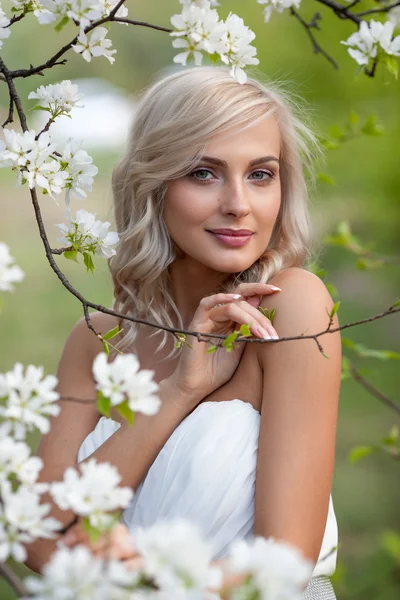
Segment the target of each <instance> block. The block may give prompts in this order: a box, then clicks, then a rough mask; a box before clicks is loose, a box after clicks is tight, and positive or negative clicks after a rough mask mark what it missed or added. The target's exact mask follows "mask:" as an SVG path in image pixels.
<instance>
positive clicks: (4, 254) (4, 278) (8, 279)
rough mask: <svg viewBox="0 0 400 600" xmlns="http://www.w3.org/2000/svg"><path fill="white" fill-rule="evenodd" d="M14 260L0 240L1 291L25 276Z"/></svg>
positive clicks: (12, 288) (8, 289)
mask: <svg viewBox="0 0 400 600" xmlns="http://www.w3.org/2000/svg"><path fill="white" fill-rule="evenodd" d="M14 261H15V259H14V257H12V256H11V254H10V249H9V247H8V246H7V244H4V242H0V291H2V292H13V291H14V286H13V284H14V283H17V282H19V281H22V280H23V278H24V277H25V273H24V271H23V270H22V269H21V268H20V267H19V266H18V265H14V264H13V262H14ZM0 396H1V394H0Z"/></svg>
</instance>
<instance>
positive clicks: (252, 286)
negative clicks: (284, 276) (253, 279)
mask: <svg viewBox="0 0 400 600" xmlns="http://www.w3.org/2000/svg"><path fill="white" fill-rule="evenodd" d="M281 291H282V290H281V288H279V287H277V286H276V285H272V284H271V283H259V282H257V283H239V285H238V286H237V288H236V290H235V292H236V293H238V294H241V295H242V296H244V297H246V296H256V295H260V296H266V295H268V294H273V293H274V292H281Z"/></svg>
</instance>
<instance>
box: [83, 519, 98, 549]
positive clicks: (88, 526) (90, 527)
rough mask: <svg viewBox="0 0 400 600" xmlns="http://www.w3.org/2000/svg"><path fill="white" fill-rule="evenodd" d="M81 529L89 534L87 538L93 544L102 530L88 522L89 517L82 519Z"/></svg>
mask: <svg viewBox="0 0 400 600" xmlns="http://www.w3.org/2000/svg"><path fill="white" fill-rule="evenodd" d="M82 525H83V529H84V530H85V531H86V533H88V534H89V539H90V542H91V543H92V544H95V543H96V542H97V540H98V539H99V538H100V536H101V534H102V532H101V531H99V530H98V529H96V528H95V527H93V525H91V524H90V521H89V517H85V518H84V519H83V521H82Z"/></svg>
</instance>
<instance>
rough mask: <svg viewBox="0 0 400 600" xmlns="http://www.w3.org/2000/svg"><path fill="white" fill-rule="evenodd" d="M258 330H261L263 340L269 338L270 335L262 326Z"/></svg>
mask: <svg viewBox="0 0 400 600" xmlns="http://www.w3.org/2000/svg"><path fill="white" fill-rule="evenodd" d="M260 332H261V335H262V336H263V338H264V340H270V339H271V336H270V335H269V333H268V331H267V330H266V329H264V327H260Z"/></svg>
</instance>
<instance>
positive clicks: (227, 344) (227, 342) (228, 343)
mask: <svg viewBox="0 0 400 600" xmlns="http://www.w3.org/2000/svg"><path fill="white" fill-rule="evenodd" d="M239 333H240V332H239V331H233V332H232V333H231V334H230V335H228V337H226V338H225V339H224V341H223V343H222V345H223V346H224V348H225V350H226V351H227V352H232V350H233V343H234V342H235V341H236V338H237V337H238V335H239Z"/></svg>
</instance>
